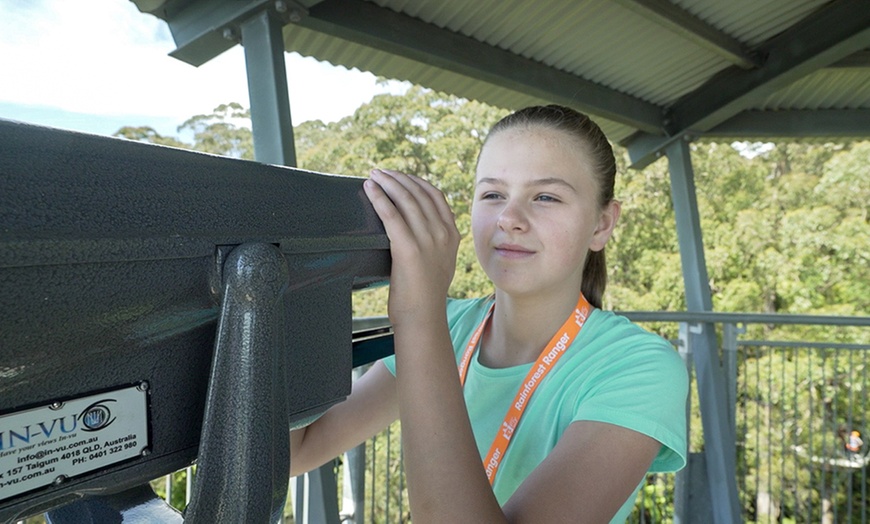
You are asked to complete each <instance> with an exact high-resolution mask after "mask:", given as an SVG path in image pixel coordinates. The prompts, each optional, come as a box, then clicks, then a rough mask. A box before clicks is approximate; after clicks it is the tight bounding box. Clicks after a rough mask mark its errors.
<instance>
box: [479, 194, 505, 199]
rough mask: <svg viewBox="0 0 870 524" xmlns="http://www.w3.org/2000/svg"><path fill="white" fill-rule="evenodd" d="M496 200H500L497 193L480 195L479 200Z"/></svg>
mask: <svg viewBox="0 0 870 524" xmlns="http://www.w3.org/2000/svg"><path fill="white" fill-rule="evenodd" d="M498 198H501V195H499V194H498V193H483V194H482V195H480V199H481V200H496V199H498Z"/></svg>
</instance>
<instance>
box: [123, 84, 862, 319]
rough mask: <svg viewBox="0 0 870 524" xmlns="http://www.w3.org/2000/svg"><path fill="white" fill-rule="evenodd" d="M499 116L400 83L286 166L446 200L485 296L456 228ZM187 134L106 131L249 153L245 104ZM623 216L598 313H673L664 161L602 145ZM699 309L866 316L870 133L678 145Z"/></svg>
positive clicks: (467, 286)
mask: <svg viewBox="0 0 870 524" xmlns="http://www.w3.org/2000/svg"><path fill="white" fill-rule="evenodd" d="M506 113H507V112H506V111H505V110H502V109H497V108H494V107H491V106H487V105H485V104H482V103H478V102H474V101H467V100H463V99H458V98H455V97H451V96H447V95H443V94H440V93H436V92H433V91H431V90H427V89H423V88H419V87H412V88H410V89H409V90H408V91H407V92H406V93H405V94H404V95H379V96H376V97H374V98H373V99H372V101H371V102H370V103H368V104H365V105H363V106H362V107H360V108H359V109H358V110H357V111H356V112H355V113H354V114H353V115H352V116H349V117H346V118H344V119H342V120H340V121H338V122H334V123H329V124H324V123H323V122H321V121H319V120H315V121H309V122H304V123H302V124H301V125H299V126H296V127H295V128H294V133H295V146H296V154H297V163H298V167H299V168H301V169H306V170H310V171H318V172H323V173H334V174H342V175H353V176H368V173H369V171H370V170H371V169H372V168H375V167H380V168H390V169H397V170H400V171H404V172H407V173H412V174H414V175H417V176H420V177H422V178H424V179H426V180H429V181H430V182H432V183H433V184H435V185H436V186H437V187H438V188H440V189H441V190H442V191H443V192H444V193H445V194H446V196H447V199H448V201H449V202H450V204H451V206H452V208H453V210H454V213H455V215H456V220H457V225H458V227H459V230H460V232H461V233H462V238H463V240H462V243H461V246H460V250H459V256H458V260H457V271H456V276H455V278H454V281H453V284H452V286H451V289H450V294H451V296H454V297H457V298H462V297H470V296H480V295H482V294H487V293H489V292H491V287H490V284H489V283H488V280H487V278H486V276H485V275H484V274H483V272H482V270H481V269H480V266H479V265H478V264H477V261H476V258H475V255H474V249H473V244H472V240H471V235H470V208H471V202H470V196H471V193H472V191H473V180H474V167H475V162H476V159H477V153H478V151H479V149H480V146H481V144H482V143H483V139H484V137H485V136H486V134H487V131H488V129H489V127H490V126H491V125H492V124H494V123H495V122H496V121H497V120H498V119H499V118H500V117H502V116H503V115H505V114H506ZM178 130H179V133H180V134H181V135H187V136H192V141H189V142H188V141H183V140H182V139H180V138H178V137H167V136H161V135H159V134H157V133H156V132H155V131H154V130H153V129H151V128H148V127H124V128H122V129H120V130H119V131H118V132H117V133H116V136H121V137H125V138H128V139H133V140H137V141H143V142H149V143H157V144H164V145H170V146H175V147H182V148H188V149H195V150H199V151H205V152H208V153H213V154H218V155H225V156H230V157H235V158H242V159H253V152H254V148H253V140H252V136H251V131H250V113H249V111H248V110H247V109H246V108H244V107H242V106H241V105H240V104H238V103H230V104H226V105H221V106H220V107H217V108H216V109H215V110H214V112H213V113H212V114H210V115H196V116H193V117H191V118H190V119H188V120H187V121H186V122H185V123H184V124H182V125H181V126H180V127H179V129H178ZM614 149H615V153H616V158H617V162H618V169H619V172H618V176H617V188H616V197H617V199H619V200H621V201H622V204H623V212H622V217H621V219H620V223H619V225H618V226H617V230H616V233H615V235H614V238H613V240H612V241H611V243H609V244H608V247H607V258H608V272H609V281H608V286H607V292H606V294H605V304H604V306H605V308H606V309H615V310H622V311H629V310H644V311H684V310H685V309H686V304H685V294H684V287H683V279H682V269H681V266H680V256H679V245H678V242H677V236H676V226H675V221H674V212H673V206H672V205H671V195H670V181H669V176H668V166H667V162H666V161H659V162H655V163H653V164H652V165H650V166H649V167H647V168H645V169H643V170H633V169H628V168H627V166H628V156H627V152H626V151H625V150H624V149H623V148H621V147H618V146H616V147H615V148H614ZM691 150H692V161H693V165H694V170H695V184H696V187H697V197H698V207H699V212H700V216H701V224H702V230H703V239H704V250H705V255H706V260H707V270H708V274H709V284H710V289H711V292H712V297H713V310H714V311H719V312H754V313H804V314H830V315H847V316H848V315H866V314H867V312H868V311H870V245H868V244H870V242H868V239H870V225H868V220H870V217H868V202H870V175H868V166H870V142H868V141H863V142H839V143H817V142H814V143H792V142H781V143H775V144H772V145H771V144H767V145H761V144H748V145H744V147H741V148H740V150H739V151H738V148H735V147H733V146H732V145H730V144H728V143H718V142H696V143H693V144H692V145H691ZM385 298H386V290H385V289H381V290H379V291H376V292H374V293H372V294H371V296H363V297H356V300H355V304H354V308H355V309H354V315H355V316H370V315H383V314H385V313H386V309H385V307H386V306H385V305H386V300H385Z"/></svg>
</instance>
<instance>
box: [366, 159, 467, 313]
mask: <svg viewBox="0 0 870 524" xmlns="http://www.w3.org/2000/svg"><path fill="white" fill-rule="evenodd" d="M363 187H364V188H365V192H366V195H367V196H368V198H369V200H370V201H371V203H372V206H374V208H375V211H376V212H377V214H378V216H379V217H380V218H381V220H382V221H383V223H384V228H385V229H386V232H387V236H388V237H389V239H390V254H391V255H392V259H393V263H392V272H391V274H390V300H389V315H390V321H391V322H392V323H393V325H394V326H395V325H397V324H400V323H402V322H404V321H406V320H411V321H413V320H416V321H421V320H422V321H425V320H428V319H430V318H431V317H430V316H429V315H430V314H439V315H443V314H444V308H445V302H446V299H447V290H448V288H449V287H450V282H451V281H452V280H453V273H454V271H455V268H456V252H457V250H458V248H459V231H458V230H457V229H456V220H455V218H454V216H453V212H452V211H451V210H450V206H449V205H448V204H447V200H445V198H444V195H443V194H442V193H441V192H440V191H439V190H438V189H436V188H435V187H434V186H432V185H431V184H429V183H428V182H426V181H424V180H422V179H420V178H418V177H415V176H412V175H406V174H404V173H401V172H399V171H392V170H388V169H375V170H373V171H372V172H371V178H370V179H368V180H366V181H365V183H364V184H363Z"/></svg>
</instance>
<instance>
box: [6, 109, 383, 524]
mask: <svg viewBox="0 0 870 524" xmlns="http://www.w3.org/2000/svg"><path fill="white" fill-rule="evenodd" d="M388 274H389V251H388V241H387V239H386V236H385V234H384V232H383V229H382V225H381V223H380V221H379V220H378V219H377V216H376V215H375V214H374V211H373V209H372V208H371V206H370V205H369V204H368V200H367V199H366V197H365V195H364V193H363V192H362V180H361V179H358V178H352V177H340V176H329V175H321V174H316V173H309V172H302V171H299V170H294V169H290V168H285V167H279V166H272V165H264V164H257V163H253V162H246V161H239V160H231V159H226V158H220V157H216V156H211V155H204V154H199V153H193V152H189V151H182V150H178V149H172V148H167V147H160V146H151V145H144V144H138V143H133V142H129V141H125V140H119V139H112V138H102V137H95V136H89V135H83V134H77V133H71V132H65V131H58V130H53V129H47V128H40V127H34V126H29V125H24V124H16V123H11V122H3V121H0V333H2V339H0V371H2V375H0V415H5V414H9V413H11V412H18V411H20V410H23V409H26V408H30V407H37V406H48V405H50V404H52V403H54V402H63V401H66V400H68V399H73V398H76V397H81V396H84V395H88V394H91V393H95V392H101V391H108V390H113V389H116V388H119V387H124V386H130V385H137V384H144V385H145V387H147V398H148V411H147V413H148V428H149V447H148V448H147V450H145V454H144V455H143V456H140V457H138V458H133V459H130V460H127V461H125V462H122V463H118V464H115V465H112V466H111V467H109V468H104V469H102V470H99V471H94V472H92V473H88V474H84V475H81V476H80V477H73V478H66V479H63V478H61V479H58V480H57V482H56V483H55V484H53V485H50V486H46V487H43V488H40V489H37V490H34V491H32V492H29V493H24V494H21V495H16V496H14V497H12V498H6V499H5V500H3V498H4V497H2V489H0V522H7V521H12V520H17V519H18V518H20V517H21V516H23V515H29V514H33V513H37V512H42V511H45V510H48V509H49V508H51V507H54V506H57V505H59V504H64V503H67V502H70V501H73V500H77V499H80V498H81V497H82V496H83V495H84V494H90V495H93V494H101V495H109V494H112V493H116V492H121V491H124V490H127V489H132V488H134V487H135V486H137V485H141V484H144V483H147V481H148V480H150V479H153V478H156V477H157V476H160V475H163V474H166V473H169V472H172V471H175V470H177V469H179V468H182V467H184V466H186V465H188V464H190V463H191V462H192V461H194V459H196V458H197V456H198V455H199V468H200V474H201V475H202V476H201V477H200V478H201V479H202V482H201V483H200V484H201V485H203V486H205V487H204V489H202V490H200V491H201V493H199V494H198V496H197V497H196V500H197V503H198V506H197V507H195V508H193V509H191V510H189V513H196V512H199V518H198V519H189V520H191V521H201V522H215V521H217V520H215V519H216V518H217V517H216V516H217V515H221V516H223V517H228V516H231V515H236V516H238V515H239V514H241V515H250V516H251V517H252V518H253V521H265V520H269V515H270V513H273V511H272V510H274V508H275V507H276V506H278V505H279V506H280V508H283V504H284V498H285V497H284V495H285V494H286V488H287V475H288V471H287V469H288V468H289V460H288V453H289V447H288V432H287V429H288V427H290V426H292V425H294V424H299V423H301V422H302V421H304V420H305V419H306V418H309V417H311V416H313V415H316V414H318V413H321V412H322V411H323V410H325V409H326V408H327V407H328V406H330V405H332V404H334V403H335V402H338V401H340V400H342V399H344V398H345V396H346V395H347V394H348V393H349V392H350V385H351V366H352V354H351V336H352V335H351V332H352V319H351V303H350V302H351V290H352V289H355V288H361V287H366V286H370V285H374V284H378V283H381V282H383V281H384V279H385V277H386V276H387V275H388ZM207 398H208V403H207V402H206V399H207ZM206 405H208V409H206ZM204 418H205V423H204V422H203V420H204ZM3 429H5V428H0V431H2V430H3ZM251 450H253V455H254V456H253V458H252V457H250V456H249V455H250V453H247V454H246V453H245V451H248V452H250V451H251ZM137 489H139V488H137ZM281 490H283V492H282V491H281ZM131 493H132V494H133V495H131ZM229 493H232V494H233V495H234V502H233V504H235V506H234V507H233V508H231V510H232V511H235V512H236V513H226V512H225V511H224V508H223V507H222V506H221V505H220V502H221V499H222V497H223V498H226V497H227V496H228V494H229ZM140 497H141V493H139V492H138V491H136V490H134V491H131V492H128V493H127V494H125V496H124V498H123V502H122V503H121V505H122V506H123V505H129V504H137V503H138V502H136V501H138V500H140ZM98 499H99V497H98ZM94 500H96V499H94ZM111 500H112V499H111V498H103V500H102V501H99V500H96V502H95V504H101V505H103V506H106V505H111ZM106 501H109V502H106ZM131 501H132V502H131ZM149 503H150V502H149ZM270 508H271V509H270ZM76 511H78V512H79V513H76V512H74V511H72V510H68V511H67V513H64V512H63V511H61V512H60V513H56V514H55V515H54V520H53V522H75V521H82V519H81V511H85V510H84V509H82V507H78V508H77V509H76ZM87 511H97V510H96V509H93V507H92V508H90V509H87ZM239 512H241V513H239ZM97 514H98V513H97ZM258 514H260V515H261V518H257V515H258ZM188 517H190V515H188ZM93 521H94V522H99V521H101V520H100V519H99V518H96V517H94V520H93Z"/></svg>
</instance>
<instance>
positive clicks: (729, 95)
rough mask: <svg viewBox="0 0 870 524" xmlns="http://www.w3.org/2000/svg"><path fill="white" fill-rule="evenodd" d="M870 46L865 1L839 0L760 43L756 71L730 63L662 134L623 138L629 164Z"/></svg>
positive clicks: (679, 106)
mask: <svg viewBox="0 0 870 524" xmlns="http://www.w3.org/2000/svg"><path fill="white" fill-rule="evenodd" d="M867 47H870V9H867V2H866V0H838V1H836V2H832V3H830V4H827V5H826V6H825V7H824V8H822V9H821V10H819V11H817V12H815V13H813V14H811V15H809V16H808V17H806V18H805V19H804V20H802V21H800V22H798V23H797V24H795V25H794V26H793V27H792V28H790V29H788V30H787V31H784V32H782V33H780V34H779V35H777V36H775V37H774V38H772V39H770V40H769V41H767V42H765V43H764V44H762V45H761V46H760V47H759V49H758V51H759V53H760V54H761V55H762V56H765V57H766V60H765V63H764V66H763V67H761V68H759V69H756V70H744V69H741V68H739V67H731V68H728V69H726V70H724V71H722V72H721V73H720V74H718V75H716V76H714V77H713V78H712V79H711V80H710V81H709V82H707V83H706V84H704V85H703V86H701V87H700V88H698V89H697V90H695V91H694V92H692V93H691V94H689V95H688V96H686V97H685V98H683V99H682V100H680V101H678V102H677V103H676V104H675V105H674V106H673V107H672V108H671V109H670V111H669V112H668V113H669V115H668V117H667V119H666V121H665V123H666V126H667V130H666V135H667V136H665V137H662V136H654V135H652V134H649V133H646V132H642V133H637V134H635V136H633V137H632V138H630V139H629V140H627V141H625V143H623V145H625V146H627V147H628V150H629V155H630V157H631V162H632V166H633V167H643V166H645V165H647V164H649V163H650V162H652V161H654V160H655V159H656V158H657V156H656V154H657V153H660V152H661V151H662V150H663V149H664V148H665V147H666V146H667V145H668V144H669V143H670V142H671V141H673V139H674V138H675V137H680V136H685V135H690V136H693V135H703V134H705V133H706V132H707V131H709V130H711V129H713V128H714V127H716V126H718V125H720V124H722V123H724V122H726V121H727V120H728V119H730V118H731V117H733V116H735V115H737V114H738V113H740V112H741V111H744V110H746V109H748V108H751V107H752V106H753V105H756V104H758V103H760V102H762V101H763V100H764V99H765V98H766V97H768V96H770V95H771V94H773V93H775V92H776V91H777V90H779V89H781V88H783V87H785V86H787V85H789V84H790V83H792V82H794V81H796V80H798V79H799V78H802V77H804V76H805V75H807V74H809V73H811V72H813V71H815V70H817V69H819V68H821V67H825V66H827V65H830V64H832V63H835V62H837V61H838V60H841V59H843V58H845V57H847V56H849V55H852V54H853V53H855V52H857V51H861V50H863V49H866V48H867ZM659 156H660V155H659Z"/></svg>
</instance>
